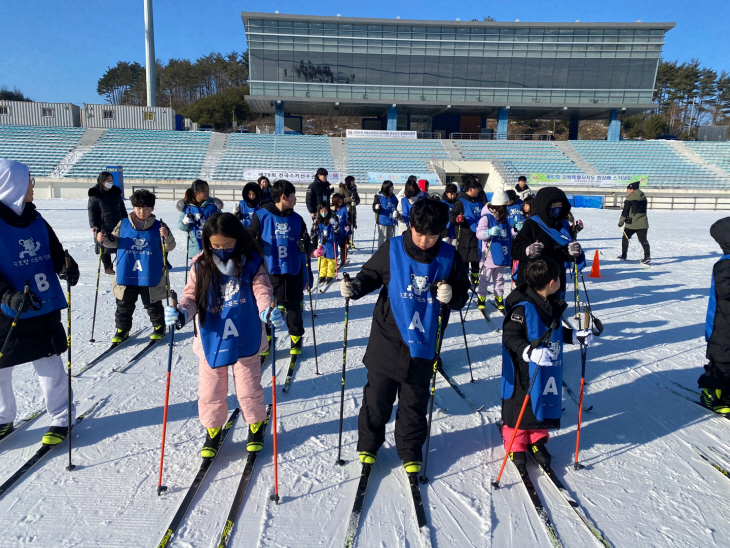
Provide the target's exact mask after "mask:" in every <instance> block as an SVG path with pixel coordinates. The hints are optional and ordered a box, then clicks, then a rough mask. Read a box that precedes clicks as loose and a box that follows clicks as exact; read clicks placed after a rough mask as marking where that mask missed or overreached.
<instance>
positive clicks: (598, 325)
mask: <svg viewBox="0 0 730 548" xmlns="http://www.w3.org/2000/svg"><path fill="white" fill-rule="evenodd" d="M580 279H581V281H582V282H583V293H584V294H585V296H586V303H587V305H586V309H585V310H584V313H585V314H589V315H590V317H591V322H592V323H593V325H591V331H593V334H594V335H595V336H596V337H599V336H600V335H601V333H603V322H601V320H599V319H598V318H596V317H595V316H594V315H593V308H591V300H590V298H588V288H587V287H586V279H585V278H584V277H583V272H582V271H581V273H580Z"/></svg>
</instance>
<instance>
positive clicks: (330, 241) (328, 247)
mask: <svg viewBox="0 0 730 548" xmlns="http://www.w3.org/2000/svg"><path fill="white" fill-rule="evenodd" d="M312 228H313V229H314V230H315V234H316V241H317V242H318V244H319V245H318V247H317V250H316V251H315V257H317V258H318V261H317V266H318V268H319V283H320V284H328V283H330V282H331V281H332V280H334V279H335V274H336V272H337V243H338V242H337V241H338V239H339V234H340V232H342V227H341V226H340V222H339V218H338V216H337V215H335V214H334V213H332V210H331V209H330V206H329V204H328V203H327V202H322V203H321V204H319V211H318V212H317V220H316V221H315V222H314V226H313V227H312Z"/></svg>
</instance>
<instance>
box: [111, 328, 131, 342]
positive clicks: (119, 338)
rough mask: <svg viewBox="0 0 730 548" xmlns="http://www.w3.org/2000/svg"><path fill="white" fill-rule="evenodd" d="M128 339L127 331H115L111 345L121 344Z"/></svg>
mask: <svg viewBox="0 0 730 548" xmlns="http://www.w3.org/2000/svg"><path fill="white" fill-rule="evenodd" d="M128 338H129V331H128V330H127V331H125V330H124V329H117V334H116V335H114V336H113V337H112V344H122V343H123V342H124V341H126V340H127V339H128Z"/></svg>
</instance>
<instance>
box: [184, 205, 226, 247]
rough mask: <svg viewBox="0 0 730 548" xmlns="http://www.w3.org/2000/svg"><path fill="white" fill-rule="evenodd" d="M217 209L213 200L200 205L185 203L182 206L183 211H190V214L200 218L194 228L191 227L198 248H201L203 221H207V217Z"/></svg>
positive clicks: (186, 212)
mask: <svg viewBox="0 0 730 548" xmlns="http://www.w3.org/2000/svg"><path fill="white" fill-rule="evenodd" d="M217 211H218V206H217V205H215V204H214V203H213V202H211V203H209V204H206V205H204V206H202V207H201V206H196V205H192V204H185V207H184V208H183V212H184V213H185V214H188V213H190V214H191V215H195V214H198V215H200V220H198V221H197V222H196V225H195V228H194V229H193V235H194V236H195V240H196V241H197V242H198V249H201V250H202V249H203V226H204V225H205V221H207V220H208V218H209V217H212V216H213V214H215V213H216V212H217Z"/></svg>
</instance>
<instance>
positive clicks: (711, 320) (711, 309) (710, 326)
mask: <svg viewBox="0 0 730 548" xmlns="http://www.w3.org/2000/svg"><path fill="white" fill-rule="evenodd" d="M727 259H730V255H723V256H722V257H720V261H725V260H727ZM720 261H717V263H719V262H720ZM717 263H715V265H717ZM716 313H717V295H716V293H715V268H714V266H713V268H712V281H711V282H710V300H709V301H708V302H707V316H706V318H705V340H706V341H709V340H710V337H712V332H713V331H714V330H715V314H716Z"/></svg>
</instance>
